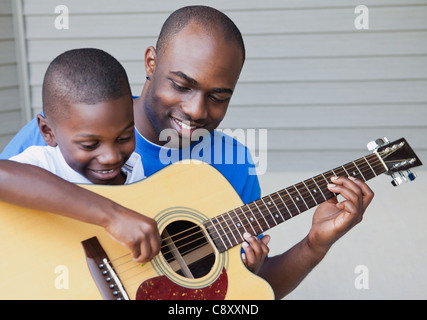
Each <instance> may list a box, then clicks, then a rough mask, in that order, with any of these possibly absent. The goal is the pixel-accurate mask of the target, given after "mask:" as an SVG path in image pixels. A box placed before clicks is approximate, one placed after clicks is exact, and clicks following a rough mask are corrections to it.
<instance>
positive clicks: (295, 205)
mask: <svg viewBox="0 0 427 320" xmlns="http://www.w3.org/2000/svg"><path fill="white" fill-rule="evenodd" d="M285 190H286V192H287V193H288V196H289V198H290V199H291V200H292V203H293V204H294V207H295V208H296V209H297V210H298V214H299V213H301V211H300V210H299V208H298V207H297V204H296V203H295V201H294V199H292V196H291V195H290V193H289V191H288V189H285Z"/></svg>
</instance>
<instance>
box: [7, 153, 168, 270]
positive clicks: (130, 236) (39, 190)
mask: <svg viewBox="0 0 427 320" xmlns="http://www.w3.org/2000/svg"><path fill="white" fill-rule="evenodd" d="M29 181H34V183H29ZM34 184H37V187H36V188H35V187H34ZM75 199H79V201H75ZM0 201H4V202H8V203H11V204H15V205H19V206H22V207H27V208H31V209H35V210H41V211H48V212H52V213H55V214H59V215H63V216H67V217H70V218H73V219H77V220H80V221H83V222H87V223H91V224H95V225H99V226H101V227H104V228H105V230H106V231H107V232H108V233H109V234H110V235H111V236H112V237H113V238H114V239H115V240H116V241H118V242H119V243H121V244H122V245H124V246H126V247H128V248H129V249H130V251H131V253H132V257H133V259H134V260H135V261H138V262H142V263H143V262H147V261H149V260H151V259H152V258H153V257H154V256H155V255H157V253H158V252H159V250H160V243H161V240H160V234H159V231H158V229H157V223H156V222H155V221H154V220H153V219H151V218H148V217H145V216H143V215H141V214H139V213H137V212H135V211H132V210H129V209H127V208H125V207H123V206H121V205H119V204H117V203H115V202H113V201H111V200H109V199H107V198H105V197H102V196H100V195H98V194H96V193H94V192H91V191H89V190H87V189H84V188H81V187H79V186H77V185H75V184H72V183H70V182H67V181H65V180H63V179H61V178H59V177H57V176H55V175H54V174H52V173H50V172H48V171H46V170H44V169H41V168H38V167H35V166H32V165H27V164H21V163H17V162H14V161H8V160H0Z"/></svg>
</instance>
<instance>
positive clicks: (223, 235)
mask: <svg viewBox="0 0 427 320" xmlns="http://www.w3.org/2000/svg"><path fill="white" fill-rule="evenodd" d="M386 171H387V167H386V166H385V165H384V162H383V160H382V158H381V156H380V155H379V154H378V153H373V154H371V155H368V156H366V157H363V158H360V159H358V160H355V161H352V162H349V163H347V164H345V165H342V166H340V167H337V168H335V169H332V170H330V171H327V172H324V173H322V174H319V175H317V176H315V177H313V178H310V179H307V180H304V181H302V182H300V183H297V184H295V185H293V186H290V187H288V188H286V189H283V190H280V191H278V192H275V193H272V194H269V195H267V196H265V197H263V198H261V199H259V200H256V201H253V202H251V203H249V204H247V205H243V206H241V207H238V208H235V209H233V210H231V211H228V212H225V213H223V214H221V215H219V216H216V217H214V218H212V219H210V220H207V221H205V222H204V226H205V228H206V229H207V230H208V232H209V234H210V236H211V238H212V240H213V242H214V243H215V245H216V247H217V249H218V251H219V252H224V251H226V250H228V249H230V248H232V247H234V246H236V245H238V244H240V243H242V242H244V241H245V240H244V238H243V234H244V233H245V232H249V233H250V234H253V235H259V234H261V233H263V232H265V231H267V230H269V229H271V228H273V227H275V226H277V225H278V224H280V223H282V222H284V221H286V220H289V219H291V218H292V217H295V216H296V215H298V214H300V213H302V212H304V211H307V210H309V209H311V208H313V207H315V206H317V205H319V204H321V203H322V202H325V201H327V200H328V199H331V198H333V197H336V196H337V194H335V193H333V192H331V191H329V190H328V188H327V185H328V184H329V183H331V178H332V177H337V176H345V177H355V178H357V179H360V180H363V181H365V182H366V181H368V180H370V179H372V178H374V177H376V176H378V175H380V174H382V173H384V172H386Z"/></svg>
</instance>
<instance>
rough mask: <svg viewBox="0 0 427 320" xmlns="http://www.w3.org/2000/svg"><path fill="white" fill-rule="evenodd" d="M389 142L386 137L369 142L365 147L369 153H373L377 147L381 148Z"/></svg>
mask: <svg viewBox="0 0 427 320" xmlns="http://www.w3.org/2000/svg"><path fill="white" fill-rule="evenodd" d="M389 142H390V141H389V140H388V139H387V138H386V137H384V138H382V139H381V138H379V139H377V140H375V141H371V142H369V143H368V144H367V146H366V147H367V148H368V150H369V151H374V150H377V149H378V148H379V147H381V146H383V145H385V144H388V143H389Z"/></svg>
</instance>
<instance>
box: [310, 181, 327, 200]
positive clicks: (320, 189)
mask: <svg viewBox="0 0 427 320" xmlns="http://www.w3.org/2000/svg"><path fill="white" fill-rule="evenodd" d="M311 180H313V181H314V183H315V184H316V186H317V189H318V190H319V191H320V193H321V194H322V196H323V198H324V199H325V201H326V200H327V199H326V197H325V194H324V193H323V191H322V188H320V187H319V185H318V184H317V182H316V180H315V178H311Z"/></svg>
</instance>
